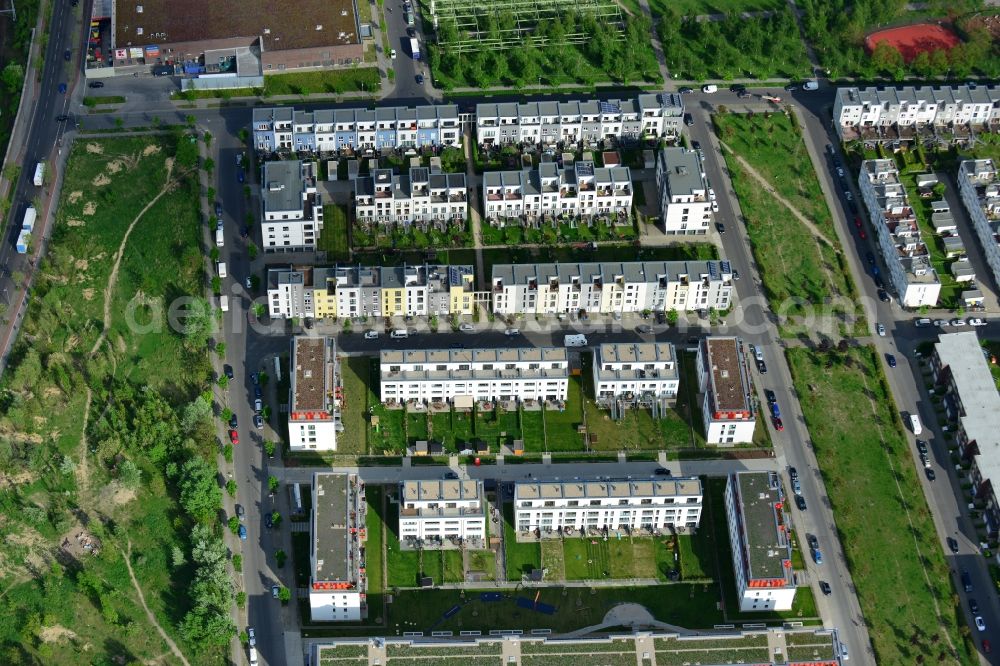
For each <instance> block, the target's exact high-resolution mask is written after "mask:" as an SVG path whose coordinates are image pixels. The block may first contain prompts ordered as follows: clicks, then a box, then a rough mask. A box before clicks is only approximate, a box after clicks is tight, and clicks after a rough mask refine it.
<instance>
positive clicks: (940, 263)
mask: <svg viewBox="0 0 1000 666" xmlns="http://www.w3.org/2000/svg"><path fill="white" fill-rule="evenodd" d="M900 182H901V183H902V184H903V187H904V188H905V189H906V195H907V197H909V199H910V205H912V206H913V212H914V214H915V215H916V217H917V227H918V228H919V229H920V235H921V238H922V240H923V241H924V243H925V244H926V245H927V250H928V252H929V253H930V260H931V265H932V266H933V267H934V270H935V271H937V275H938V279H939V280H940V281H941V294H940V296H939V297H938V307H942V308H956V307H958V306H959V305H961V301H960V298H961V295H962V290H963V289H965V288H966V287H964V286H962V284H960V283H958V282H956V281H955V278H954V277H953V276H952V274H951V265H952V264H953V263H955V260H956V259H957V257H956V258H955V259H948V258H947V255H946V254H945V250H944V241H943V240H942V237H941V236H937V235H935V234H934V226H933V225H932V224H931V213H932V212H933V211H932V209H931V203H932V202H934V201H937V200H938V199H943V198H944V195H943V194H942V195H941V196H940V197H939V196H936V195H935V196H933V197H930V198H928V199H921V198H920V195H919V193H918V190H917V177H916V175H915V174H907V173H900ZM963 240H965V239H964V237H963ZM966 242H975V240H973V239H969V240H967V241H966Z"/></svg>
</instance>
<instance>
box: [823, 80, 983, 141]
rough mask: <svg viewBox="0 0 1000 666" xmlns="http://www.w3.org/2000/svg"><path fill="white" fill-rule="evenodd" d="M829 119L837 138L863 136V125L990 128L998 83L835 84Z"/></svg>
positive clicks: (865, 126)
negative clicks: (920, 84)
mask: <svg viewBox="0 0 1000 666" xmlns="http://www.w3.org/2000/svg"><path fill="white" fill-rule="evenodd" d="M833 119H834V127H835V128H836V130H837V133H838V135H839V136H840V138H841V140H849V139H853V138H858V137H859V136H861V137H864V136H865V130H868V129H879V128H881V129H885V128H890V127H892V128H906V127H922V126H929V127H954V126H970V127H976V128H986V129H990V130H992V129H994V128H995V127H996V126H997V124H998V123H1000V88H998V87H996V86H981V85H961V86H950V87H947V86H941V87H935V86H920V87H913V86H903V87H899V88H887V87H884V86H878V87H869V88H856V87H848V88H838V89H837V99H836V101H835V102H834V107H833Z"/></svg>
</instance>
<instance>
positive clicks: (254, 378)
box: [250, 372, 260, 386]
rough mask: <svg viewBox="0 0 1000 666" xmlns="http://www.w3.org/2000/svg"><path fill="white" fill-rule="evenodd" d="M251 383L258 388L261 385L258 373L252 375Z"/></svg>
mask: <svg viewBox="0 0 1000 666" xmlns="http://www.w3.org/2000/svg"><path fill="white" fill-rule="evenodd" d="M250 382H251V383H252V384H253V385H254V386H257V385H258V384H260V377H259V376H258V375H257V373H256V372H251V373H250Z"/></svg>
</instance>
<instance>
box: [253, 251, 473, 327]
mask: <svg viewBox="0 0 1000 666" xmlns="http://www.w3.org/2000/svg"><path fill="white" fill-rule="evenodd" d="M473 279H474V271H473V268H472V266H447V265H443V264H423V265H419V266H415V265H409V264H407V265H403V266H384V267H382V266H360V265H359V266H353V265H345V264H338V265H335V266H329V267H322V266H317V267H311V266H307V267H300V268H293V267H291V266H288V267H283V268H271V269H268V272H267V303H268V310H269V312H270V315H271V318H272V319H287V318H291V317H299V318H302V317H310V318H317V319H319V318H334V317H336V318H341V317H345V318H358V317H393V316H422V317H426V316H432V315H436V316H448V315H453V314H454V315H471V314H472V313H473V311H474V309H475V294H474V292H473Z"/></svg>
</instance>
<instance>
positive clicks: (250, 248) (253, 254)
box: [247, 243, 257, 261]
mask: <svg viewBox="0 0 1000 666" xmlns="http://www.w3.org/2000/svg"><path fill="white" fill-rule="evenodd" d="M247 256H249V257H250V260H251V261H253V260H254V259H256V258H257V246H256V245H255V244H254V243H247Z"/></svg>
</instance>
